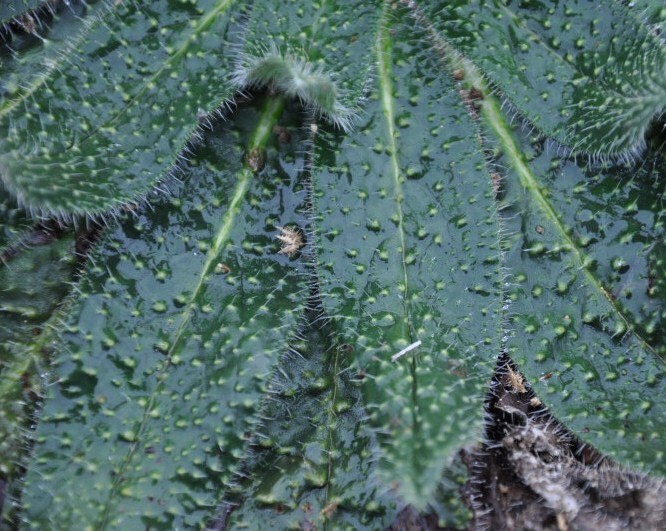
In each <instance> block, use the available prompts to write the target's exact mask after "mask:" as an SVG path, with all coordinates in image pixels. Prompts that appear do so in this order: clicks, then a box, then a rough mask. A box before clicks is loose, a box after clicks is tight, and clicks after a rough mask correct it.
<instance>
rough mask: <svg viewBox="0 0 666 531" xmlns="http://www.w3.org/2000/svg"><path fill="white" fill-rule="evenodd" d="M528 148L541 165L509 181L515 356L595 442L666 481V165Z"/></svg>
mask: <svg viewBox="0 0 666 531" xmlns="http://www.w3.org/2000/svg"><path fill="white" fill-rule="evenodd" d="M517 145H518V146H519V147H518V149H520V150H521V151H522V152H523V153H526V154H528V156H529V159H528V160H530V159H532V158H533V160H530V162H529V164H527V163H515V164H514V165H513V169H512V171H508V172H507V174H506V176H505V179H504V181H503V182H504V187H505V190H506V204H507V206H506V207H505V208H504V209H503V213H504V214H505V216H504V222H505V228H506V231H507V233H508V234H513V235H514V236H513V237H512V238H510V239H509V240H508V244H509V246H508V248H507V251H506V255H505V256H506V265H507V267H508V268H510V270H511V271H512V276H513V279H514V282H515V286H516V287H515V288H514V289H513V290H512V291H511V293H510V298H511V300H512V303H511V308H510V313H511V314H512V315H513V316H514V317H513V319H512V323H513V328H514V330H515V333H514V334H513V337H512V338H511V339H510V340H509V342H508V348H509V354H510V355H511V356H512V357H513V358H514V360H515V361H516V362H517V363H518V364H519V366H520V368H521V370H522V371H524V373H525V374H526V376H527V378H528V380H529V381H530V382H531V384H532V386H533V388H534V391H535V392H536V394H537V395H538V396H539V398H540V399H541V401H542V402H543V403H544V404H545V405H546V406H547V407H548V408H549V409H550V410H551V412H552V413H553V414H554V415H555V416H556V417H557V418H558V419H559V420H561V421H562V422H564V423H565V424H566V425H567V426H568V427H569V428H570V429H572V430H573V431H574V432H576V433H578V434H579V436H580V437H581V438H582V439H583V440H585V441H587V442H589V443H591V444H592V445H593V446H595V447H596V448H597V449H598V450H600V451H601V452H603V453H605V454H607V455H609V456H611V457H613V458H615V459H617V460H618V461H620V462H621V463H623V464H625V465H628V466H634V467H638V468H640V469H642V470H645V471H652V472H656V473H659V474H664V473H666V467H664V465H663V463H664V459H663V458H664V445H663V441H662V434H663V433H664V430H666V390H665V389H664V385H663V382H664V376H665V375H666V374H665V372H666V366H665V364H664V356H666V343H665V342H664V336H663V333H662V332H663V326H664V320H665V319H666V314H665V313H664V305H663V303H664V300H663V298H661V299H659V298H657V297H655V293H654V292H653V290H652V288H653V284H654V283H655V278H653V275H655V274H656V276H657V278H659V279H660V282H661V285H663V281H664V278H665V277H666V269H664V268H663V266H662V267H661V269H660V270H659V271H655V270H654V268H653V267H654V266H651V263H652V262H653V261H654V260H655V255H654V253H655V251H656V252H658V249H659V246H660V245H663V242H664V238H665V237H666V231H665V228H664V227H665V225H664V223H665V221H666V210H664V198H665V197H666V192H665V191H664V179H663V168H664V159H663V157H662V156H658V155H654V154H653V155H651V156H649V157H648V158H647V160H646V161H645V162H644V163H643V164H642V165H641V167H640V168H638V169H637V168H635V167H632V166H627V167H621V166H620V167H613V166H610V167H590V168H586V167H585V166H583V167H580V166H579V165H577V164H576V163H575V162H574V161H571V160H562V159H560V158H559V157H557V156H556V155H554V152H555V150H554V149H552V146H550V149H549V147H548V146H547V145H544V144H543V142H539V143H536V144H535V145H534V147H530V145H529V144H528V143H527V142H526V141H525V139H523V140H522V143H521V144H517ZM662 263H663V262H662ZM651 269H652V273H651Z"/></svg>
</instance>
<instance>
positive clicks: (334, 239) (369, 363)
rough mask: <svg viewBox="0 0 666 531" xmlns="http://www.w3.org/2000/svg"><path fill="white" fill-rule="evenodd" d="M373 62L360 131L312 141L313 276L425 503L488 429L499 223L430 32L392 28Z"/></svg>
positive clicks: (410, 485)
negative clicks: (454, 461) (432, 50)
mask: <svg viewBox="0 0 666 531" xmlns="http://www.w3.org/2000/svg"><path fill="white" fill-rule="evenodd" d="M418 37H420V40H419V39H418ZM375 54H376V59H377V62H378V65H379V66H378V73H377V80H376V88H375V90H374V91H373V93H372V95H371V96H370V101H369V102H368V105H367V107H366V119H365V120H364V123H363V124H362V125H360V127H359V131H358V132H357V133H353V134H351V135H349V136H343V135H341V134H331V133H330V132H326V133H324V134H322V136H321V138H320V139H319V140H318V142H317V160H316V165H317V166H318V167H319V168H321V169H320V170H318V171H317V172H316V173H315V175H314V177H313V180H314V187H315V216H316V220H317V234H318V241H317V247H318V253H319V256H318V261H319V275H320V278H321V283H322V288H321V289H322V300H323V304H324V307H325V309H326V311H327V313H328V314H329V315H331V316H332V317H333V318H334V319H335V321H336V322H337V323H338V326H339V330H340V333H341V335H342V337H343V338H344V341H343V342H345V343H348V344H349V345H350V348H351V349H352V350H353V352H354V356H355V367H356V370H357V371H359V373H360V374H365V378H364V383H363V386H362V389H363V393H364V397H365V399H366V407H367V409H368V413H369V415H370V422H371V424H372V426H373V427H374V429H375V430H376V431H377V433H378V435H379V436H380V444H381V445H382V448H383V455H382V462H381V467H382V469H383V471H384V479H385V481H387V482H389V484H390V485H393V486H395V487H396V488H397V489H398V490H399V492H400V493H401V494H402V495H403V496H404V497H405V499H406V500H407V501H408V502H410V503H413V504H416V505H418V506H423V504H424V503H425V502H427V500H428V498H429V497H430V496H431V495H432V493H433V491H434V489H435V487H436V485H437V482H438V480H439V477H440V474H441V472H442V469H443V467H444V465H445V464H446V462H447V461H449V460H450V459H451V457H452V454H453V453H454V451H455V450H456V449H457V448H459V447H460V446H461V445H462V444H465V443H466V442H469V441H473V440H474V439H475V438H476V437H478V436H479V434H480V430H481V425H482V420H483V407H482V405H483V399H484V389H485V386H486V385H487V383H488V381H489V378H490V375H491V373H492V365H493V359H494V356H495V355H496V354H497V353H498V351H499V338H500V319H499V310H500V307H501V296H500V295H499V293H498V284H499V282H500V279H501V274H500V264H499V249H498V240H499V236H498V230H499V229H498V223H497V216H496V214H495V206H494V199H493V194H492V185H491V179H490V176H489V174H488V173H487V172H486V171H484V159H483V155H482V154H481V152H480V151H479V150H478V149H477V148H476V138H475V134H476V132H475V127H474V126H473V124H472V122H471V121H470V118H469V116H468V115H467V111H466V109H465V107H464V106H463V105H462V104H461V103H460V101H459V100H458V97H457V95H456V93H455V91H454V90H453V87H452V85H451V83H450V82H448V81H447V79H446V78H445V77H444V76H441V75H439V72H438V71H436V70H433V67H434V66H436V64H433V63H432V62H431V61H430V60H429V57H428V49H427V46H426V43H425V39H423V36H418V35H417V36H414V37H412V36H410V32H409V30H408V29H407V28H406V27H405V26H402V25H399V24H397V25H390V24H388V23H387V24H386V25H385V26H384V27H383V29H382V31H381V35H380V37H379V38H378V40H377V42H376V45H375ZM417 342H420V344H419V343H417ZM417 344H418V346H417ZM411 347H415V348H414V350H411V351H408V352H406V351H403V349H405V348H411ZM403 352H404V355H403V354H402V353H403ZM443 418H446V421H443V420H442V419H443Z"/></svg>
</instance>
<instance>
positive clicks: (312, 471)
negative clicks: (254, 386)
mask: <svg viewBox="0 0 666 531" xmlns="http://www.w3.org/2000/svg"><path fill="white" fill-rule="evenodd" d="M317 321H318V322H320V321H321V319H319V320H317ZM331 333H332V331H331V330H330V327H329V326H327V325H324V326H321V325H319V327H318V326H317V325H315V324H310V325H309V326H308V328H307V329H306V330H305V332H304V333H303V334H301V335H302V336H303V338H304V341H303V343H302V344H299V345H298V347H299V348H298V350H297V351H296V352H293V353H291V354H290V355H289V356H288V357H286V359H284V360H283V361H282V362H281V371H280V372H279V373H278V374H277V377H276V378H275V379H274V380H273V381H272V382H271V384H270V387H269V392H270V393H271V396H272V399H271V400H269V401H267V402H266V407H265V410H264V411H263V414H262V417H263V418H265V419H267V420H266V421H265V422H263V423H262V424H261V425H260V426H259V427H258V429H257V432H258V434H257V436H256V437H255V440H254V442H255V444H254V449H253V452H252V453H251V454H250V455H249V458H247V459H246V461H247V463H248V464H247V466H246V469H245V470H244V471H243V473H244V476H246V477H248V480H247V481H242V482H241V483H240V485H239V487H238V490H239V495H240V496H242V497H243V498H244V499H243V501H242V502H241V504H240V506H239V507H238V508H236V509H235V510H234V511H233V512H232V514H231V521H230V526H231V528H233V529H236V528H239V529H240V528H245V527H251V528H253V529H266V530H268V529H299V526H300V528H301V529H302V528H303V527H305V526H307V525H310V526H311V527H310V528H312V527H316V528H318V529H319V528H326V527H330V528H334V529H367V528H374V529H384V528H386V527H387V526H388V525H390V524H391V523H392V522H393V520H394V519H395V516H396V513H397V502H396V500H395V498H394V497H393V496H391V495H390V494H389V493H387V492H386V488H385V485H382V484H380V483H379V482H377V481H373V479H372V478H373V477H374V476H375V474H374V471H375V469H376V467H377V463H376V462H375V461H374V455H373V454H374V444H375V441H374V440H373V438H372V437H371V436H370V435H369V434H368V433H367V431H366V430H365V426H364V416H365V414H364V411H363V408H362V397H361V393H360V390H359V388H358V379H357V375H356V374H355V372H354V371H350V370H348V367H349V364H350V363H351V362H352V358H351V357H350V356H349V354H350V352H349V350H348V345H339V344H335V342H334V341H333V340H332V338H331ZM319 382H324V385H319ZM302 419H307V422H301V420H302Z"/></svg>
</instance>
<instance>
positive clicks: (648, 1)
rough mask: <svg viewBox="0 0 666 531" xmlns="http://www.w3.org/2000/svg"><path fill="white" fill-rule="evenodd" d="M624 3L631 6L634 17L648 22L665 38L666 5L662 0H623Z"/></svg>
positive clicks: (652, 28) (659, 35)
mask: <svg viewBox="0 0 666 531" xmlns="http://www.w3.org/2000/svg"><path fill="white" fill-rule="evenodd" d="M622 3H623V5H626V6H627V7H628V8H630V11H631V12H632V14H633V15H634V18H638V19H640V20H642V21H644V22H645V23H646V24H648V25H649V26H650V28H651V30H652V31H653V32H654V33H655V35H657V36H658V37H660V38H662V39H663V35H664V30H666V6H664V2H662V1H661V0H631V1H627V0H625V1H623V2H622Z"/></svg>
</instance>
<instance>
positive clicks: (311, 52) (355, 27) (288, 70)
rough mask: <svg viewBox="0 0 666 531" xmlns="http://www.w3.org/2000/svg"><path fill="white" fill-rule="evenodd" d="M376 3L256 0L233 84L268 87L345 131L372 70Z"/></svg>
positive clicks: (373, 1)
mask: <svg viewBox="0 0 666 531" xmlns="http://www.w3.org/2000/svg"><path fill="white" fill-rule="evenodd" d="M380 7H381V2H380V1H378V0H372V1H363V0H354V1H351V2H344V3H337V2H304V3H302V2H297V1H294V0H290V1H288V2H283V1H267V2H255V4H254V6H253V8H252V12H251V18H250V21H249V23H248V27H247V31H246V34H245V44H244V47H243V50H242V52H241V55H240V61H239V65H238V66H237V67H236V72H235V77H236V81H237V83H238V84H239V85H241V86H250V87H252V86H255V87H256V86H266V85H267V86H272V87H273V88H274V89H276V90H279V91H282V92H285V93H286V94H287V95H288V96H290V97H294V98H297V99H299V100H300V101H301V102H302V103H303V104H305V105H306V106H307V107H309V108H311V109H312V110H314V111H315V113H316V114H317V115H320V116H324V117H325V118H327V119H328V120H330V121H332V122H333V123H335V124H336V125H337V126H338V127H341V128H343V129H346V130H349V129H350V128H351V127H352V125H353V122H354V119H355V117H356V114H357V113H358V112H359V104H360V101H361V99H362V98H363V97H364V96H365V89H366V85H367V82H368V78H369V76H370V74H371V72H370V71H371V66H372V64H373V60H374V58H373V55H372V49H373V44H374V41H375V39H376V36H377V31H378V29H379V16H380V13H381V9H380ZM351 13H353V17H350V16H349V15H350V14H351Z"/></svg>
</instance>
